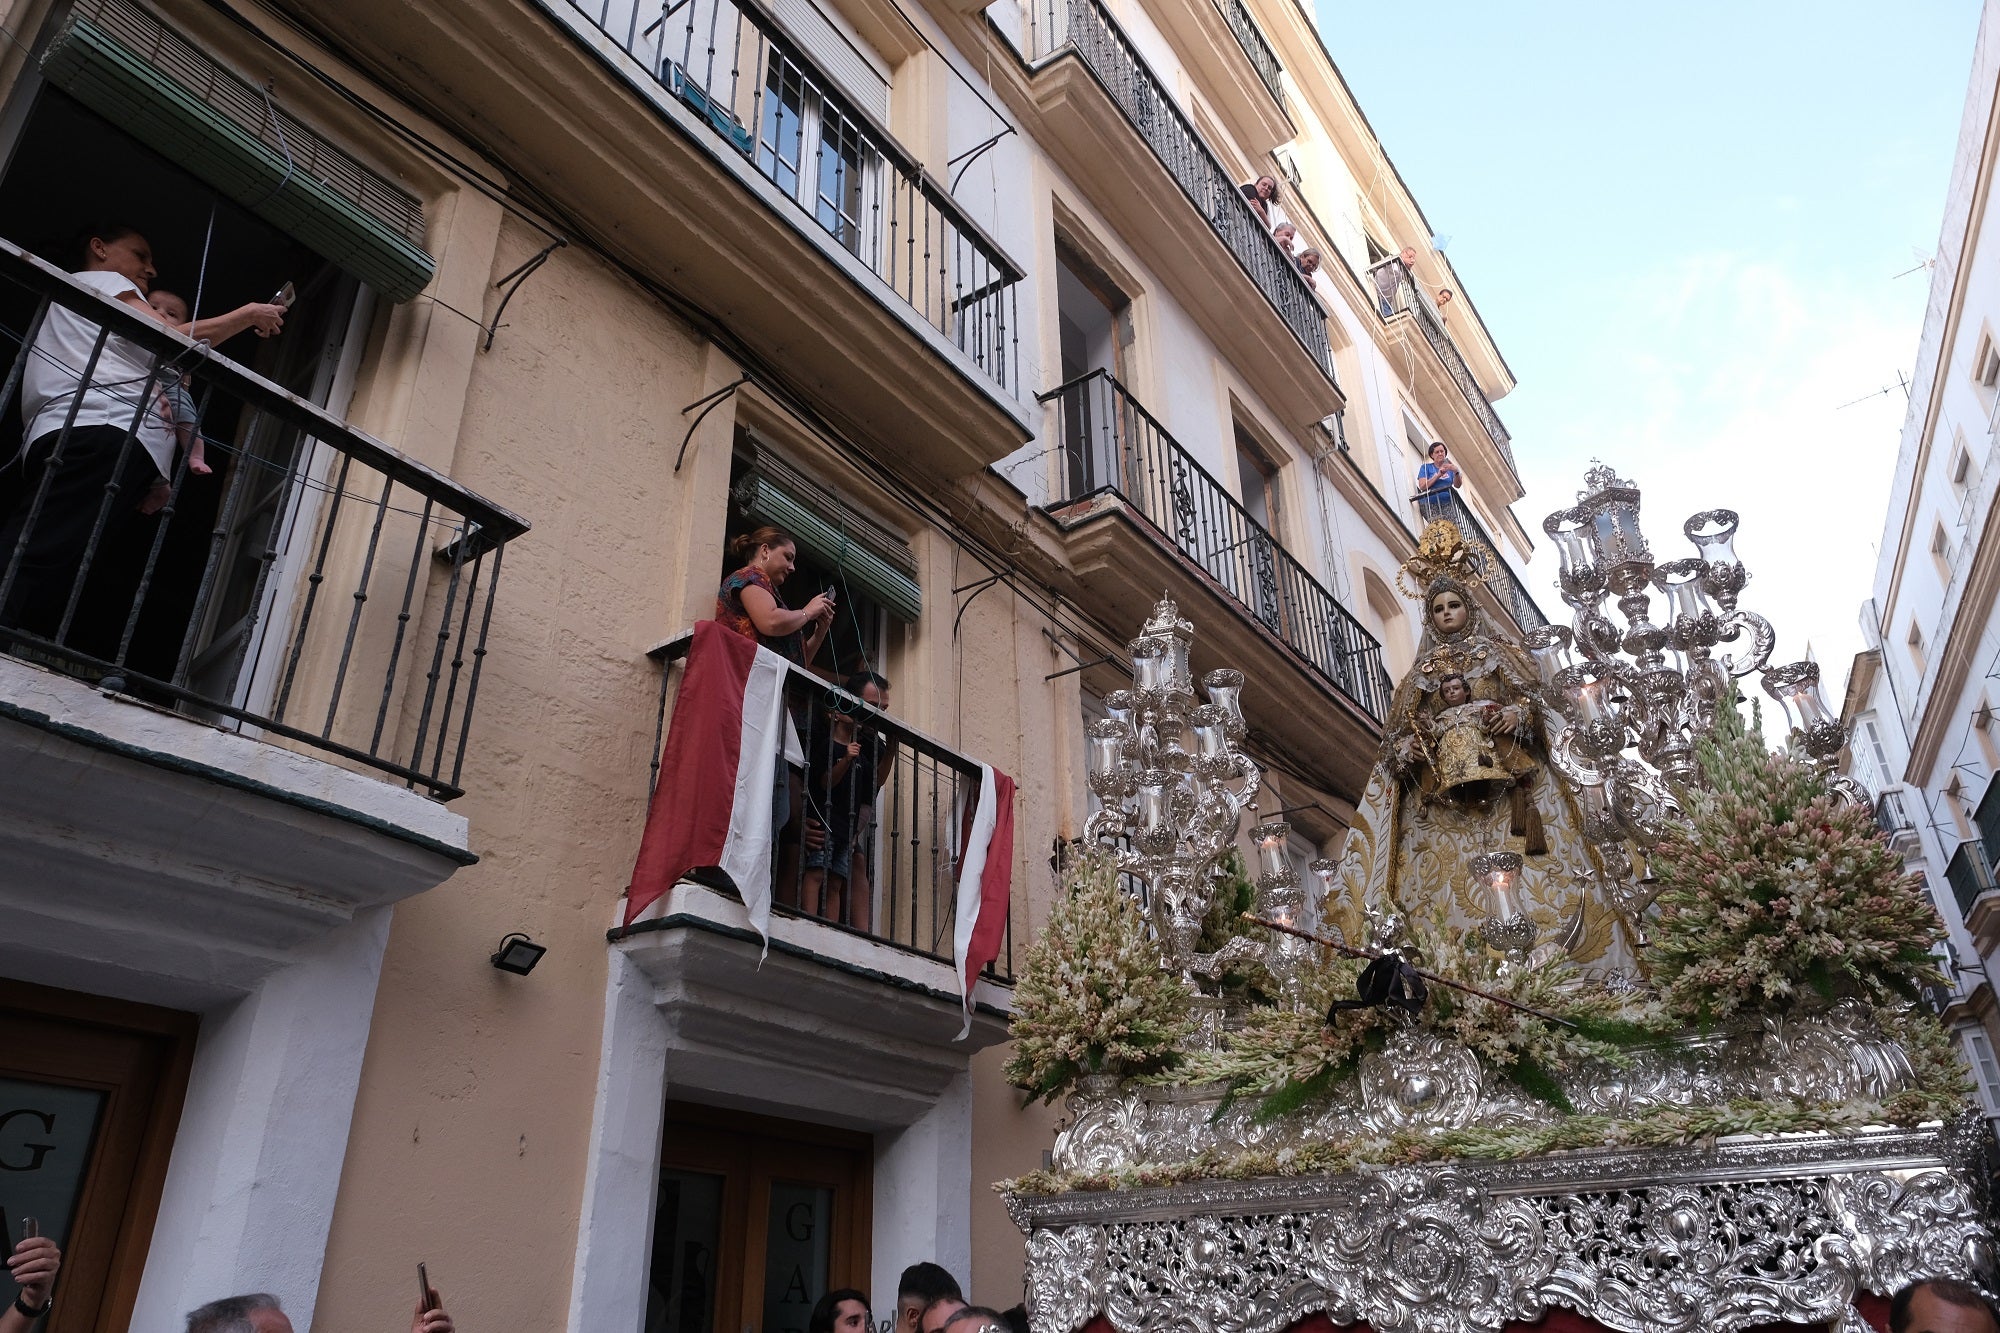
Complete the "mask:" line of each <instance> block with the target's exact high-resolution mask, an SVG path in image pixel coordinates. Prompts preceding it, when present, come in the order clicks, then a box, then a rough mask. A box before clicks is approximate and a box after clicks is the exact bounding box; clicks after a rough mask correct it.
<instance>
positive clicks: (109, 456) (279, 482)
mask: <svg viewBox="0 0 2000 1333" xmlns="http://www.w3.org/2000/svg"><path fill="white" fill-rule="evenodd" d="M51 321H55V322H56V323H57V324H59V325H66V326H67V329H68V334H69V339H68V341H69V345H71V346H75V347H80V348H83V349H85V350H83V351H82V352H81V355H80V359H81V364H76V363H74V362H69V361H65V360H63V359H62V357H63V353H62V350H61V346H62V343H61V341H60V340H59V339H58V338H57V331H56V329H54V328H53V327H52V326H51ZM287 336H295V335H290V334H287V333H281V334H280V335H279V337H280V338H283V337H287ZM38 338H39V339H40V341H38ZM0 340H4V344H5V345H8V346H9V347H11V355H10V357H9V360H10V362H11V366H10V369H9V370H8V373H7V378H6V381H5V387H4V389H0V402H5V401H8V400H11V399H13V398H14V396H15V394H16V392H17V390H23V389H24V384H25V391H24V392H23V393H22V397H23V399H24V400H28V399H30V398H31V397H32V399H33V401H32V403H28V402H25V401H24V406H26V407H31V408H33V409H35V414H36V417H37V418H38V421H31V422H30V426H31V432H30V433H31V434H33V435H34V437H35V439H34V440H33V441H32V443H31V447H30V449H29V451H28V455H27V461H26V463H25V464H22V463H20V462H16V464H15V465H14V466H13V467H11V468H9V469H8V471H7V473H6V474H4V476H0V481H5V482H6V483H9V484H7V485H6V486H5V489H6V490H7V491H10V492H11V494H8V495H0V513H4V517H0V651H5V652H7V653H9V654H10V655H12V656H15V657H20V658H24V659H27V660H32V661H35V662H38V663H41V664H43V665H45V666H48V667H51V668H53V669H56V670H59V671H62V672H66V673H68V674H72V675H76V676H79V677H82V678H85V679H89V680H93V681H100V682H103V683H104V684H106V685H107V686H108V687H109V688H113V689H116V690H121V691H124V692H126V693H129V694H132V695H136V696H138V697H140V698H143V699H146V700H148V701H150V702H153V703H156V704H159V705H162V706H166V707H172V708H177V709H179V710H180V711H182V712H185V713H188V714H190V715H192V716H195V717H199V718H202V719H204V720H206V721H210V722H214V723H216V724H218V725H221V726H225V727H228V728H231V729H234V730H238V731H242V732H245V733H248V734H252V735H256V736H259V737H261V738H263V739H266V740H270V741H273V742H274V743H278V744H290V745H297V746H303V747H307V748H311V749H315V750H318V751H321V752H324V753H327V754H330V755H333V756H337V757H338V758H341V759H344V760H348V761H351V762H354V763H356V764H360V765H365V766H366V767H368V768H371V769H375V770H379V771H381V772H383V773H387V774H389V775H391V776H393V777H396V778H399V779H401V780H403V781H404V782H405V783H406V784H407V785H409V786H411V787H418V788H422V789H423V790H425V791H426V792H428V793H430V794H432V795H434V796H437V797H439V798H441V799H445V800H449V799H451V798H452V797H455V796H457V795H459V794H461V788H460V786H459V781H460V778H461V775H462V773H463V770H464V764H465V755H466V742H467V738H468V737H469V735H470V730H471V721H472V710H473V704H474V702H475V701H476V699H477V697H478V694H479V682H480V674H481V671H482V668H483V666H484V663H485V658H486V651H487V649H486V643H487V630H488V628H489V626H490V625H491V624H492V619H493V604H494V592H495V590H496V588H497V587H498V585H499V581H500V560H501V554H502V550H503V547H504V545H505V543H507V542H508V541H510V540H512V539H513V538H515V537H518V536H519V535H521V534H522V533H523V532H525V531H527V527H528V525H527V524H526V523H525V522H524V521H523V520H521V519H520V518H517V517H516V516H514V515H513V514H511V513H508V512H507V511H506V510H504V509H502V508H500V507H499V506H497V505H494V504H492V503H490V502H488V501H487V500H484V499H482V498H481V497H480V496H478V495H475V494H473V493H472V492H471V491H469V490H466V489H465V488H464V487H463V486H460V485H458V484H457V483H456V482H454V481H452V480H451V479H450V478H449V477H445V476H442V475H440V474H439V473H437V472H434V471H432V470H431V469H430V468H428V467H425V466H424V465H423V464H421V463H418V462H416V461H415V460H414V459H410V458H406V457H404V456H403V455H402V454H399V453H397V452H396V451H395V450H394V449H391V448H389V447H388V446H387V445H385V444H382V443H381V442H380V441H378V440H375V439H372V438H370V437H369V436H367V435H364V434H362V433H361V432H359V431H357V430H355V429H353V428H352V427H350V426H348V425H347V424H346V423H345V422H343V421H341V420H340V419H339V418H338V417H335V416H333V415H331V414H330V413H328V412H326V411H324V410H322V409H321V408H319V407H316V406H314V405H313V404H311V403H310V402H307V401H306V400H305V399H304V398H302V397H299V396H297V395H296V394H295V393H293V392H291V391H288V389H287V388H285V387H284V386H282V385H279V384H276V383H273V382H271V381H270V380H267V379H264V378H262V377H261V376H258V375H256V374H253V373H251V372H250V371H248V370H246V369H244V368H243V367H242V366H240V365H238V364H237V363H236V362H234V361H231V360H230V359H228V358H227V357H224V356H221V355H218V354H216V353H213V352H210V351H208V350H206V348H205V347H201V346H198V345H196V344H194V343H191V342H189V341H188V340H187V339H185V338H182V337H180V336H179V335H178V334H176V333H173V332H170V331H169V330H168V329H167V328H166V327H165V326H163V325H162V324H160V323H158V322H157V321H154V320H151V319H147V318H143V317H141V316H139V315H137V314H134V313H133V312H132V311H131V310H130V309H128V308H127V307H125V306H123V305H119V304H116V303H114V302H111V301H107V300H105V299H104V298H102V297H100V296H98V295H96V294H94V293H93V292H91V291H89V290H87V289H85V288H84V287H82V286H81V285H80V284H78V283H76V282H75V281H74V280H72V279H71V278H70V277H68V276H67V275H66V274H64V273H62V272H60V271H59V270H57V269H55V268H54V267H52V266H51V265H49V264H47V263H45V262H43V261H42V260H40V259H38V258H35V257H34V256H31V255H29V254H27V253H25V252H24V251H22V250H20V249H18V248H16V247H15V246H13V245H11V244H8V243H6V242H4V241H0ZM305 360H306V361H307V362H308V363H310V362H311V361H312V358H305ZM65 365H67V366H68V370H67V372H63V373H55V374H53V375H52V371H58V370H59V368H61V367H63V366H65ZM85 381H88V382H89V384H90V388H89V389H88V390H87V391H86V392H84V393H81V394H79V393H77V392H75V388H76V386H77V385H78V384H80V383H83V382H85ZM65 386H66V387H65ZM55 390H60V392H55V393H54V396H53V397H49V396H48V395H49V394H51V393H52V392H53V391H55ZM44 403H52V404H53V406H50V407H48V408H47V411H46V412H43V411H41V410H40V408H41V406H42V405H43V404H44ZM177 405H178V412H179V415H180V417H181V418H182V422H183V424H182V425H181V426H180V427H178V428H177V427H176V425H175V416H176V407H177ZM110 418H115V420H107V419H110ZM197 439H198V440H199V441H200V442H201V443H202V445H203V447H204V450H205V452H206V455H207V457H206V466H207V467H208V469H209V471H208V472H207V473H196V472H194V471H193V469H192V468H191V467H190V454H191V448H190V446H191V445H192V444H193V443H194V442H195V441H196V440H197ZM162 466H164V467H165V469H166V470H167V473H168V475H166V476H164V477H163V476H162V475H161V472H160V470H159V469H160V468H161V467H162ZM9 501H11V503H9Z"/></svg>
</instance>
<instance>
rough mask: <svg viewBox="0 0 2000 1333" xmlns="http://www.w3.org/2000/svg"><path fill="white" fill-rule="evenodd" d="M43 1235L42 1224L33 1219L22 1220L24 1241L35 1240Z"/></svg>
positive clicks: (22, 1237)
mask: <svg viewBox="0 0 2000 1333" xmlns="http://www.w3.org/2000/svg"><path fill="white" fill-rule="evenodd" d="M41 1234H42V1224H41V1223H40V1222H37V1221H36V1220H35V1219H34V1218H32V1217H24V1218H22V1219H21V1239H22V1240H33V1239H34V1238H35V1237H37V1236H39V1235H41Z"/></svg>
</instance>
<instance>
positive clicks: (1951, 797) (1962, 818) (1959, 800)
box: [1944, 773, 1972, 839]
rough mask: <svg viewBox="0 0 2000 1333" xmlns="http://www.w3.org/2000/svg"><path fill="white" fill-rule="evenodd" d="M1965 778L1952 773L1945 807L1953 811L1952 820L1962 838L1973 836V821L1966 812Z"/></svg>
mask: <svg viewBox="0 0 2000 1333" xmlns="http://www.w3.org/2000/svg"><path fill="white" fill-rule="evenodd" d="M1965 804H1966V802H1965V779H1964V778H1963V777H1961V776H1960V775H1959V774H1956V773H1954V774H1952V775H1951V782H1950V784H1949V785H1947V786H1946V787H1945V789H1944V808H1945V809H1946V810H1947V811H1949V812H1950V813H1951V822H1952V824H1953V825H1955V826H1956V827H1957V829H1958V836H1959V837H1960V838H1961V839H1970V838H1971V837H1972V821H1971V820H1970V819H1968V818H1966V814H1965Z"/></svg>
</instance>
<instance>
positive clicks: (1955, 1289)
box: [1889, 1277, 2000, 1333]
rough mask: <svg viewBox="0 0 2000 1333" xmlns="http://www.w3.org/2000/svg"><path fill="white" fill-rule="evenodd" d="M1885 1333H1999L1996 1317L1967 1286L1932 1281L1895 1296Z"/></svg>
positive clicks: (1977, 1292)
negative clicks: (1887, 1328) (1887, 1329)
mask: <svg viewBox="0 0 2000 1333" xmlns="http://www.w3.org/2000/svg"><path fill="white" fill-rule="evenodd" d="M1889 1333H2000V1314H1995V1312H1994V1309H1993V1306H1992V1304H1991V1303H1990V1302H1988V1301H1987V1299H1986V1297H1985V1296H1984V1295H1983V1294H1982V1293H1981V1292H1980V1290H1979V1288H1977V1287H1975V1286H1973V1285H1972V1284H1971V1283H1970V1282H1960V1281H1958V1280H1956V1279H1955V1278H1942V1277H1941V1278H1932V1279H1931V1280H1930V1281H1928V1282H1917V1283H1913V1284H1912V1285H1910V1286H1907V1287H1905V1288H1903V1289H1902V1290H1901V1291H1899V1292H1897V1293H1896V1296H1895V1299H1894V1300H1892V1301H1890V1302H1889Z"/></svg>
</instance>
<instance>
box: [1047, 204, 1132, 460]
mask: <svg viewBox="0 0 2000 1333" xmlns="http://www.w3.org/2000/svg"><path fill="white" fill-rule="evenodd" d="M1056 321H1057V324H1058V327H1059V331H1060V334H1061V352H1062V382H1063V385H1064V389H1063V391H1062V393H1061V394H1060V396H1059V397H1058V400H1057V401H1058V403H1059V404H1060V408H1061V412H1062V430H1063V435H1064V439H1063V453H1064V463H1065V469H1066V477H1065V480H1066V481H1067V483H1068V487H1069V490H1068V497H1069V498H1071V499H1075V498H1077V497H1079V496H1084V495H1088V494H1090V493H1091V492H1092V491H1096V490H1101V489H1103V488H1105V487H1111V488H1113V489H1116V490H1121V491H1125V492H1126V493H1127V494H1130V493H1131V489H1132V488H1131V486H1130V485H1129V482H1128V478H1127V476H1126V474H1127V472H1128V471H1129V470H1130V468H1131V467H1132V465H1133V463H1134V461H1135V460H1132V459H1129V458H1128V457H1127V451H1128V449H1129V448H1130V447H1131V445H1132V441H1130V440H1129V439H1128V438H1127V436H1128V430H1127V423H1126V420H1125V417H1126V414H1125V413H1124V412H1123V411H1122V410H1121V404H1120V401H1119V397H1118V390H1117V388H1116V387H1114V385H1113V384H1112V383H1108V382H1107V377H1108V379H1109V380H1112V381H1117V380H1122V379H1123V377H1124V361H1125V348H1126V347H1127V346H1129V345H1130V343H1131V341H1132V305H1131V301H1130V299H1129V298H1127V297H1126V295H1125V293H1124V292H1122V291H1120V290H1119V288H1118V286H1117V284H1116V283H1114V282H1113V281H1112V280H1111V278H1110V277H1109V276H1108V275H1107V274H1106V273H1105V272H1104V271H1103V270H1102V269H1100V268H1099V267H1098V266H1097V265H1096V264H1093V263H1091V262H1090V260H1089V259H1087V258H1085V257H1084V255H1083V254H1082V253H1081V251H1080V250H1078V249H1077V247H1075V246H1074V245H1072V244H1070V243H1069V241H1068V240H1067V239H1066V238H1065V237H1063V236H1062V235H1060V234H1058V235H1057V237H1056ZM1092 375H1095V376H1096V378H1094V379H1087V378H1086V377H1087V376H1092Z"/></svg>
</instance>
